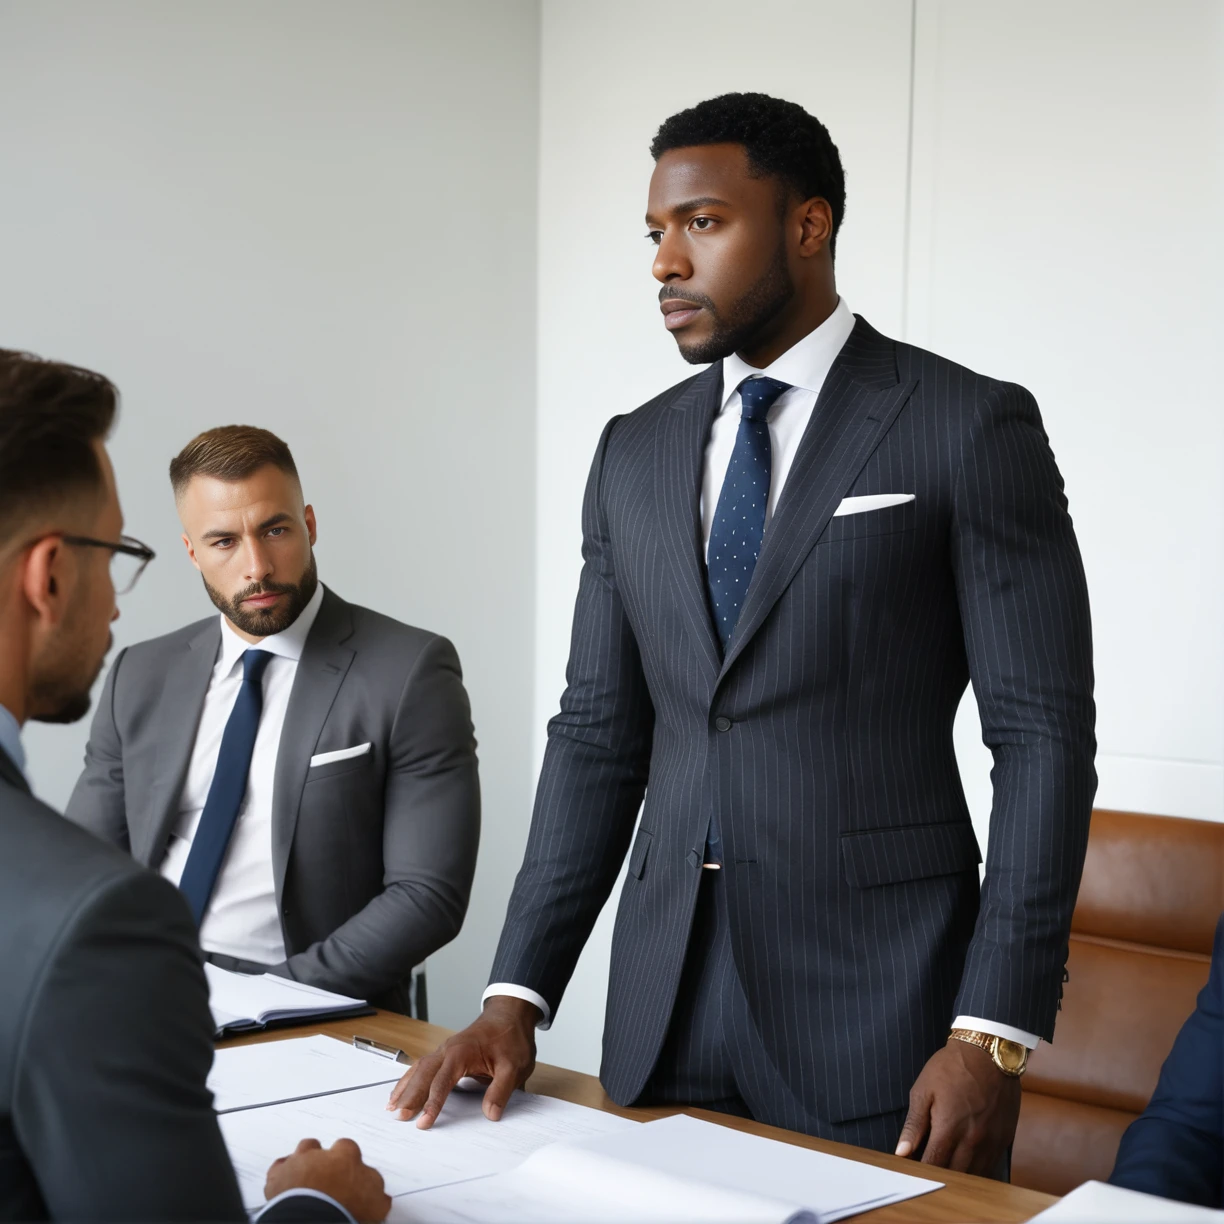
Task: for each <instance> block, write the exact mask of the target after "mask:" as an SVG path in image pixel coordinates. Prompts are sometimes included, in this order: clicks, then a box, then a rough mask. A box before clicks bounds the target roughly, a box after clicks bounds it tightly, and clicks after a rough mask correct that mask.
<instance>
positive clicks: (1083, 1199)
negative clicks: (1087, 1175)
mask: <svg viewBox="0 0 1224 1224" xmlns="http://www.w3.org/2000/svg"><path fill="white" fill-rule="evenodd" d="M1209 1221H1210V1222H1213V1224H1221V1221H1224V1211H1213V1210H1212V1209H1211V1208H1210V1207H1196V1206H1193V1205H1192V1204H1190V1203H1175V1202H1173V1200H1172V1199H1163V1198H1155V1197H1154V1196H1153V1195H1150V1194H1140V1193H1138V1191H1135V1190H1123V1189H1122V1188H1121V1187H1120V1186H1109V1185H1106V1184H1105V1182H1098V1181H1090V1182H1085V1183H1084V1184H1083V1185H1082V1186H1078V1187H1077V1188H1076V1189H1074V1190H1072V1191H1071V1193H1070V1194H1068V1195H1067V1196H1066V1197H1065V1198H1061V1199H1059V1200H1058V1202H1057V1203H1055V1204H1054V1206H1053V1207H1047V1208H1046V1210H1045V1211H1043V1212H1042V1213H1041V1214H1040V1215H1035V1216H1034V1217H1033V1219H1032V1222H1031V1224H1208V1222H1209Z"/></svg>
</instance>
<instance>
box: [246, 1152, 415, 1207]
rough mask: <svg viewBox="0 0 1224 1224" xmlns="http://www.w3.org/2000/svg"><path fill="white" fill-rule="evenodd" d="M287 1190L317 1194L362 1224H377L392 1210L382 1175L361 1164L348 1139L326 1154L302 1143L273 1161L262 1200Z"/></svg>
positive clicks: (358, 1153) (358, 1155) (359, 1156)
mask: <svg viewBox="0 0 1224 1224" xmlns="http://www.w3.org/2000/svg"><path fill="white" fill-rule="evenodd" d="M286 1190H320V1191H322V1192H323V1193H324V1194H327V1195H330V1196H331V1197H332V1198H334V1199H335V1200H336V1202H337V1203H339V1204H340V1206H341V1207H343V1208H344V1209H345V1210H346V1211H347V1212H348V1213H349V1215H351V1216H352V1217H353V1218H354V1219H356V1220H361V1221H363V1224H365V1222H367V1221H373V1222H374V1224H377V1222H378V1221H379V1220H385V1219H386V1218H387V1213H388V1212H389V1211H390V1210H391V1199H390V1197H389V1196H388V1195H387V1193H386V1192H385V1191H384V1190H383V1179H382V1174H381V1173H379V1171H378V1170H377V1169H371V1168H370V1166H369V1165H367V1164H363V1163H362V1161H361V1149H360V1148H359V1147H358V1146H357V1145H356V1144H355V1143H354V1142H353V1141H352V1140H351V1139H337V1140H336V1142H335V1143H333V1144H332V1145H331V1147H329V1148H327V1149H326V1150H325V1149H324V1147H323V1145H322V1144H321V1143H320V1142H319V1141H318V1140H317V1139H303V1140H302V1142H301V1143H299V1144H298V1145H297V1150H296V1151H295V1152H294V1153H293V1155H292V1156H282V1157H281V1158H280V1159H279V1160H274V1161H273V1162H272V1167H271V1168H270V1169H269V1170H268V1180H267V1181H266V1182H265V1183H264V1196H265V1197H266V1198H270V1199H271V1198H275V1197H276V1196H277V1195H278V1194H283V1193H284V1192H285V1191H286Z"/></svg>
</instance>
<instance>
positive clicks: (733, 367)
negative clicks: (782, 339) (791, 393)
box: [719, 298, 854, 412]
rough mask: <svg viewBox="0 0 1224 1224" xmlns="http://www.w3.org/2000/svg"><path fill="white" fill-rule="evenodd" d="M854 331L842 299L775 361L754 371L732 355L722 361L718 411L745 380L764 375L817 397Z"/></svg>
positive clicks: (723, 407)
mask: <svg viewBox="0 0 1224 1224" xmlns="http://www.w3.org/2000/svg"><path fill="white" fill-rule="evenodd" d="M853 330H854V315H853V314H852V313H851V311H850V307H849V306H847V305H846V299H845V298H838V299H837V305H836V306H835V307H834V308H833V313H832V314H831V315H830V316H829V317H828V318H827V319H826V320H825V321H824V322H823V323H822V324H821V325H820V326H819V327H817V328H816V329H815V330H814V331H810V332H808V334H807V335H806V336H804V337H803V339H802V340H799V341H797V342H796V343H794V344H792V345H791V347H790V348H788V349H787V350H786V352H785V353H783V354H782V356H781V357H779V358H778V359H777V361H774V362H771V363H770V364H769V365H768V366H767V367H766V368H765V369H763V370H757V369H754V368H753V367H752V366H750V365H749V364H748V363H747V362H746V361H744V360H742V359H741V358H740V357H739V356H738V355H737V354H735V353H732V354H731V355H730V356H729V357H724V358H723V363H722V367H723V401H722V407H721V408H720V409H719V411H720V412H725V411H726V410H727V405H728V404H729V403H730V402H731V397H732V396H734V395H737V394H738V393H739V385H740V383H742V382H743V381H744V379H745V378H751V377H753V376H754V375H760V374H764V375H767V376H768V377H769V378H776V379H777V380H778V381H779V382H784V383H789V384H790V385H791V386H792V387H802V388H803V389H804V390H806V391H811V392H812V393H813V394H816V395H819V394H820V389H821V387H823V386H824V381H825V379H826V378H827V377H828V375H829V370H830V369H831V368H832V366H833V362H834V361H835V360H836V359H837V354H838V353H840V352H841V351H842V347H843V346H844V345H845V343H846V341H847V340H849V339H850V333H851V332H852V331H853Z"/></svg>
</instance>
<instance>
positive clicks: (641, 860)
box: [629, 829, 651, 880]
mask: <svg viewBox="0 0 1224 1224" xmlns="http://www.w3.org/2000/svg"><path fill="white" fill-rule="evenodd" d="M650 841H651V837H650V834H649V833H648V832H647V831H646V830H645V829H638V832H637V837H636V838H635V839H634V842H633V850H632V852H631V853H630V855H629V874H630V875H631V876H633V877H634V878H636V879H638V880H640V879H641V878H642V872H644V871H645V870H646V856H647V855H648V854H649V853H650Z"/></svg>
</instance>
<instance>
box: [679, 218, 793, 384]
mask: <svg viewBox="0 0 1224 1224" xmlns="http://www.w3.org/2000/svg"><path fill="white" fill-rule="evenodd" d="M664 296H667V297H682V298H683V299H684V300H685V301H692V302H694V303H695V304H696V305H699V306H704V307H705V309H706V310H708V311H709V313H710V318H711V319H713V320H714V330H713V331H712V332H711V333H710V335H709V336H707V337H706V339H704V340H698V341H696V342H694V343H692V344H688V345H686V344H685V343H684V341H683V340H682V339H680V338H679V337H677V340H676V344H677V346H678V347H679V349H680V356H681V357H683V358H684V360H685V361H687V362H688V363H689V364H690V365H706V364H708V363H709V362H711V361H721V360H722V359H723V358H724V357H729V356H730V355H731V354H732V353H736V352H738V351H739V350H740V349H742V348H745V347H746V346H747V345H748V344H749V342H750V341H751V340H752V339H753V338H754V337H755V336H756V335H757V334H758V333H759V332H760V331H761V330H762V328H764V327H767V326H768V325H769V324H770V323H772V322H773V321H774V319H776V318H777V317H778V315H779V314H781V313H782V311H783V310H784V309H785V307H786V305H787V304H788V303H789V302H790V300H791V298H793V297H794V296H795V282H794V279H793V278H792V277H791V274H790V268H789V267H788V266H787V263H786V249H785V247H784V246H783V245H782V243H781V242H779V244H778V250H777V253H776V254H775V255H774V260H773V263H771V264H770V265H769V267H768V268H766V269H765V271H764V272H763V273H762V274H761V277H760V279H759V280H758V281H757V282H756V284H754V285H753V286H752V287H751V288H750V289H749V290H748V291H747V292H746V293H744V294H743V295H742V296H741V297H740V298H739V299H738V301H736V302H735V303H734V304H733V305H732V307H731V308H730V310H728V311H727V312H726V314H725V315H722V314H720V313H719V312H718V310H717V309H715V306H714V303H713V302H712V301H711V300H710V299H709V298H708V297H706V296H704V295H699V294H676V293H674V292H672V291H670V290H667V291H665V294H664Z"/></svg>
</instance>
